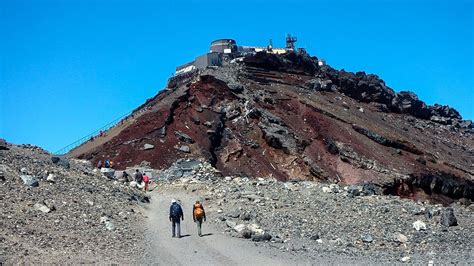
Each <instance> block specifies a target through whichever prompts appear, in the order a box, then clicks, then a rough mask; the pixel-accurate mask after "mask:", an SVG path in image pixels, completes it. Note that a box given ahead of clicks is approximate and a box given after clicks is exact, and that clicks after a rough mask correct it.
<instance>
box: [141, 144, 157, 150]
mask: <svg viewBox="0 0 474 266" xmlns="http://www.w3.org/2000/svg"><path fill="white" fill-rule="evenodd" d="M153 148H155V145H152V144H149V143H145V144H144V145H143V149H144V150H151V149H153Z"/></svg>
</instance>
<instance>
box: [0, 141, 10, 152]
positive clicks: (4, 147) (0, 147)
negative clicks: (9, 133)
mask: <svg viewBox="0 0 474 266" xmlns="http://www.w3.org/2000/svg"><path fill="white" fill-rule="evenodd" d="M8 149H9V148H8V144H7V142H6V141H5V140H4V139H0V150H8Z"/></svg>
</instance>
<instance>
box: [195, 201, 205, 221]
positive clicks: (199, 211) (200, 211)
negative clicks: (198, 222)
mask: <svg viewBox="0 0 474 266" xmlns="http://www.w3.org/2000/svg"><path fill="white" fill-rule="evenodd" d="M203 216H204V208H203V207H202V205H201V203H195V204H194V218H196V219H201V218H202V217H203Z"/></svg>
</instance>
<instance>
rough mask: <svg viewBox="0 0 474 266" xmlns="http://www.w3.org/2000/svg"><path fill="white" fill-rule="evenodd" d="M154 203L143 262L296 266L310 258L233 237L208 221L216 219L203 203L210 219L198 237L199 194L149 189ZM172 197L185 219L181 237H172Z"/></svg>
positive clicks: (148, 213)
mask: <svg viewBox="0 0 474 266" xmlns="http://www.w3.org/2000/svg"><path fill="white" fill-rule="evenodd" d="M149 193H150V195H151V202H150V204H149V205H147V206H146V211H145V215H146V218H145V219H146V226H147V228H146V234H147V235H146V237H145V239H146V244H147V248H146V256H145V257H144V258H143V262H142V263H144V264H148V265H149V264H155V265H189V264H192V263H199V264H201V265H290V264H291V265H295V264H309V263H310V262H309V261H306V262H305V261H304V259H302V258H299V257H296V256H291V255H290V254H286V253H282V252H281V251H279V250H276V249H269V248H266V247H262V246H258V245H256V244H255V243H254V242H251V241H249V240H244V239H239V238H233V237H231V236H228V235H225V234H223V233H222V232H221V231H220V230H218V229H217V228H215V227H214V226H213V225H212V224H211V223H209V220H211V219H216V217H213V216H212V214H210V213H209V212H208V209H207V208H206V202H203V204H204V208H205V210H206V212H207V213H206V214H207V219H208V222H205V223H203V227H202V233H203V236H202V237H198V235H197V228H196V224H195V223H194V222H193V219H192V206H193V204H194V202H195V200H196V199H197V198H198V197H199V196H198V195H195V194H193V193H191V192H187V191H185V190H183V189H181V190H180V191H179V190H177V192H174V191H173V192H170V191H166V190H165V191H159V189H157V190H155V191H153V192H149ZM171 199H176V200H177V201H178V202H180V203H181V206H182V208H183V212H184V221H183V222H181V235H182V237H181V238H172V237H171V223H170V221H169V220H168V213H169V206H170V202H171Z"/></svg>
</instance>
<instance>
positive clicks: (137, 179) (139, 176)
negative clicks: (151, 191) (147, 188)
mask: <svg viewBox="0 0 474 266" xmlns="http://www.w3.org/2000/svg"><path fill="white" fill-rule="evenodd" d="M135 182H137V184H141V183H142V182H143V175H142V173H140V170H138V169H137V170H136V171H135Z"/></svg>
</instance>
